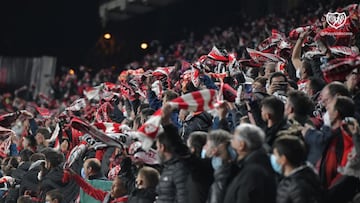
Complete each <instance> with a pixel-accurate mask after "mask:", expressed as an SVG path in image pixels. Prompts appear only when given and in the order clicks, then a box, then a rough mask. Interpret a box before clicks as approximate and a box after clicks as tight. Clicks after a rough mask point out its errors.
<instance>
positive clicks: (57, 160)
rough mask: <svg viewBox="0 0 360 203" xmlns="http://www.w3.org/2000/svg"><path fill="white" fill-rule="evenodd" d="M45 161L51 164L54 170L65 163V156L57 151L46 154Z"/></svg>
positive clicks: (49, 151)
mask: <svg viewBox="0 0 360 203" xmlns="http://www.w3.org/2000/svg"><path fill="white" fill-rule="evenodd" d="M44 154H45V160H46V161H48V162H50V165H51V167H52V168H54V167H57V166H59V165H60V164H61V163H62V162H63V161H64V159H65V158H64V156H63V155H62V154H60V153H59V152H57V151H55V150H48V151H45V152H44Z"/></svg>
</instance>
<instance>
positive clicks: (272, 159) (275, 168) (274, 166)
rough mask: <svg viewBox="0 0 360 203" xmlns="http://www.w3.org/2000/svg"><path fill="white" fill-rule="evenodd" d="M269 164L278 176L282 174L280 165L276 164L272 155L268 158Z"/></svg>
mask: <svg viewBox="0 0 360 203" xmlns="http://www.w3.org/2000/svg"><path fill="white" fill-rule="evenodd" d="M270 162H271V166H272V168H273V169H274V171H275V172H276V173H278V174H282V169H281V165H280V164H278V162H277V161H276V157H275V155H274V154H271V156H270Z"/></svg>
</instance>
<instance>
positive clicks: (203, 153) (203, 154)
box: [201, 148, 206, 159]
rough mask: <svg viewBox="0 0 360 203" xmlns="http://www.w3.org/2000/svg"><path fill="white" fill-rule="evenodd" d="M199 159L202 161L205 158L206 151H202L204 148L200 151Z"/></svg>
mask: <svg viewBox="0 0 360 203" xmlns="http://www.w3.org/2000/svg"><path fill="white" fill-rule="evenodd" d="M201 158H202V159H205V158H206V149H204V148H203V149H202V150H201Z"/></svg>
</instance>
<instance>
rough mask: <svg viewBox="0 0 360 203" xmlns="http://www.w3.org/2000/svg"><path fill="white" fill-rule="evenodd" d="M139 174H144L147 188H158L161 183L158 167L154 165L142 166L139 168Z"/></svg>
mask: <svg viewBox="0 0 360 203" xmlns="http://www.w3.org/2000/svg"><path fill="white" fill-rule="evenodd" d="M138 175H141V176H143V178H144V182H145V183H144V184H145V185H146V188H156V186H157V184H158V183H159V179H160V174H159V172H158V171H157V170H156V169H154V168H152V167H149V166H144V167H142V168H141V169H140V170H139V173H138Z"/></svg>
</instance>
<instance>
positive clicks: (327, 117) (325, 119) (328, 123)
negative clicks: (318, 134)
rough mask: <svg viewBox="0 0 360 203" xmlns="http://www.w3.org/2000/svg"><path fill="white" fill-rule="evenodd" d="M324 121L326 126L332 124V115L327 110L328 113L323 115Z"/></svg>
mask: <svg viewBox="0 0 360 203" xmlns="http://www.w3.org/2000/svg"><path fill="white" fill-rule="evenodd" d="M323 121H324V125H326V126H331V120H330V116H329V113H328V112H327V111H326V113H325V114H324V115H323Z"/></svg>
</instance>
